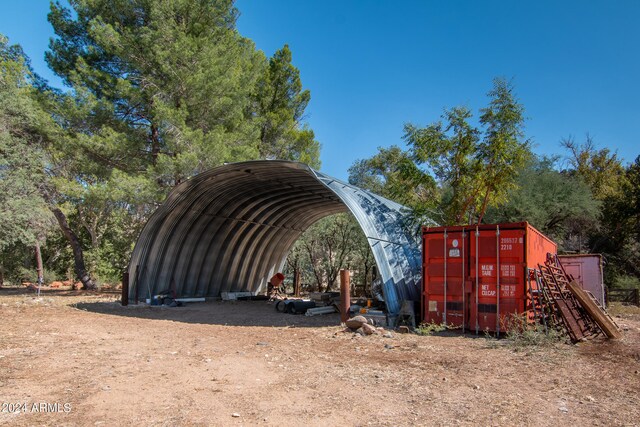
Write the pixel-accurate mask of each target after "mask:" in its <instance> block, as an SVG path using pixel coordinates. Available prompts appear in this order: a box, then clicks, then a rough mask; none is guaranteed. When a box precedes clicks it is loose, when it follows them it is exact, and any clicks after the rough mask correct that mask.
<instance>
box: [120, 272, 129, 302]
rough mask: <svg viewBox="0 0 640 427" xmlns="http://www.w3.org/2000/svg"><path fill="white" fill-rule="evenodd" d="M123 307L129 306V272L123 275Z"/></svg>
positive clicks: (121, 300)
mask: <svg viewBox="0 0 640 427" xmlns="http://www.w3.org/2000/svg"><path fill="white" fill-rule="evenodd" d="M120 303H121V304H122V305H129V270H126V271H125V272H124V273H122V298H121V299H120Z"/></svg>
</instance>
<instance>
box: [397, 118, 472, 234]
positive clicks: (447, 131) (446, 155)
mask: <svg viewBox="0 0 640 427" xmlns="http://www.w3.org/2000/svg"><path fill="white" fill-rule="evenodd" d="M471 117H472V114H471V111H469V109H467V108H465V107H455V108H452V109H450V110H445V112H444V114H443V116H442V118H443V119H444V120H445V122H444V123H443V122H442V121H439V122H435V123H433V124H431V125H428V126H427V127H425V128H419V127H416V126H414V125H412V124H406V125H405V128H404V131H405V135H404V139H405V141H407V143H408V144H409V146H410V149H411V154H412V155H411V157H412V158H413V160H414V161H415V162H416V163H418V164H424V165H425V166H426V168H427V169H428V170H430V171H432V173H433V174H434V176H435V178H436V179H437V180H438V181H439V182H440V183H442V184H443V186H445V187H446V188H448V189H450V190H451V191H450V193H445V194H448V197H447V203H446V204H445V205H444V206H443V210H444V216H445V220H446V222H447V223H455V224H460V223H463V222H464V221H465V220H466V216H467V215H468V213H469V211H470V210H471V209H472V208H474V207H475V205H476V204H477V201H478V198H479V194H480V190H481V184H482V182H481V180H480V173H481V159H480V158H479V157H478V156H477V150H478V143H479V134H480V132H479V130H478V129H476V128H475V127H473V126H471V125H470V124H469V119H470V118H471Z"/></svg>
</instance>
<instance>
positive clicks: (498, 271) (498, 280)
mask: <svg viewBox="0 0 640 427" xmlns="http://www.w3.org/2000/svg"><path fill="white" fill-rule="evenodd" d="M496 335H497V336H498V337H500V226H499V225H496Z"/></svg>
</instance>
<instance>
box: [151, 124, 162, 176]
mask: <svg viewBox="0 0 640 427" xmlns="http://www.w3.org/2000/svg"><path fill="white" fill-rule="evenodd" d="M159 154H160V133H159V132H158V127H157V126H156V125H155V124H153V123H152V124H151V163H152V164H153V166H155V165H157V164H158V155H159Z"/></svg>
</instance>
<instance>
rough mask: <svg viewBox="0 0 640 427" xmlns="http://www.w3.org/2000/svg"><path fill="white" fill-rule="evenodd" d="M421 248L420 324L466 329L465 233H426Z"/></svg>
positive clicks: (467, 254)
mask: <svg viewBox="0 0 640 427" xmlns="http://www.w3.org/2000/svg"><path fill="white" fill-rule="evenodd" d="M422 244H423V296H424V300H423V304H422V311H423V316H422V318H423V321H424V322H426V323H437V324H447V325H452V326H454V327H463V328H464V327H467V324H468V318H467V317H468V305H469V303H468V298H469V294H468V293H467V294H465V286H464V285H465V277H466V276H467V275H468V268H469V267H468V256H469V244H468V233H467V232H465V230H464V229H460V228H457V229H453V230H446V229H444V230H438V231H429V232H426V233H424V234H423V242H422ZM467 292H470V288H469V287H468V288H467Z"/></svg>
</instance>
